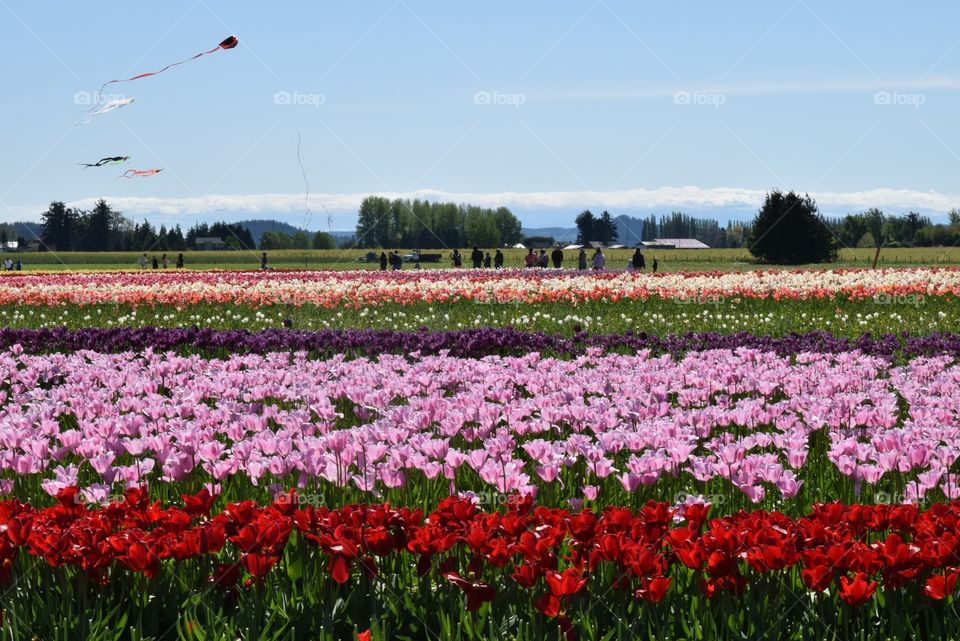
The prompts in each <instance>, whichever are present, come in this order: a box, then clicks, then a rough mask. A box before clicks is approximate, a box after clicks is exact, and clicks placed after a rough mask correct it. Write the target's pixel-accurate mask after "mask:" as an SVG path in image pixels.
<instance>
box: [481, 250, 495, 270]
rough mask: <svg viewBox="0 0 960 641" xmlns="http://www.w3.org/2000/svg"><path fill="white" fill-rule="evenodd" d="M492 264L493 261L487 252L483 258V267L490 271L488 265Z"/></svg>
mask: <svg viewBox="0 0 960 641" xmlns="http://www.w3.org/2000/svg"><path fill="white" fill-rule="evenodd" d="M492 263H493V259H492V258H490V252H487V255H486V256H484V257H483V266H484V267H486V268H487V269H490V265H491V264H492Z"/></svg>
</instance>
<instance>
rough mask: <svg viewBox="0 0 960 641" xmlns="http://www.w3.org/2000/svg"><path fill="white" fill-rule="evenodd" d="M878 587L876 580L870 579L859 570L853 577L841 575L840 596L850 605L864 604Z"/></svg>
mask: <svg viewBox="0 0 960 641" xmlns="http://www.w3.org/2000/svg"><path fill="white" fill-rule="evenodd" d="M876 589H877V582H876V581H868V580H867V575H866V574H865V573H863V572H857V574H856V575H855V576H854V577H853V579H849V578H847V577H846V576H841V577H840V592H839V594H840V598H841V599H843V601H844V603H846V604H848V605H863V604H864V603H866V602H867V601H869V600H870V598H871V597H872V596H873V593H874V591H875V590H876Z"/></svg>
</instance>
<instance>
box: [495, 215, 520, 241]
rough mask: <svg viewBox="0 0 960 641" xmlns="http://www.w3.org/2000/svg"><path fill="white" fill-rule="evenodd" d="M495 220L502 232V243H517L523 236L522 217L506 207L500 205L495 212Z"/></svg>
mask: <svg viewBox="0 0 960 641" xmlns="http://www.w3.org/2000/svg"><path fill="white" fill-rule="evenodd" d="M493 221H494V224H495V225H496V226H497V230H498V231H499V232H500V244H501V245H516V244H517V243H519V242H520V239H521V238H522V237H523V232H522V228H523V225H522V224H521V223H520V219H519V218H517V217H516V216H514V215H513V213H512V212H511V211H510V210H509V209H507V208H506V207H499V208H497V210H496V211H495V212H493Z"/></svg>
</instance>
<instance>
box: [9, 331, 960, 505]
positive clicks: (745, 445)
mask: <svg viewBox="0 0 960 641" xmlns="http://www.w3.org/2000/svg"><path fill="white" fill-rule="evenodd" d="M0 376H2V380H3V381H4V384H3V387H2V389H0V477H2V478H3V480H2V481H0V490H3V491H4V492H10V491H11V489H12V488H13V484H14V480H15V479H16V478H22V477H31V478H35V479H42V484H43V487H44V489H45V490H46V491H47V492H48V493H50V494H56V493H57V492H58V491H59V490H60V489H62V488H63V487H66V486H69V485H73V484H77V483H80V484H81V485H83V486H84V493H85V495H86V497H87V498H88V499H89V500H93V501H97V500H101V499H103V498H104V497H105V496H107V495H108V494H109V493H110V492H111V491H113V490H115V489H118V488H120V487H123V486H133V485H137V484H140V483H150V482H155V481H164V482H176V481H182V480H184V479H187V478H188V477H190V478H198V477H199V478H201V479H203V480H204V482H219V481H223V480H225V479H228V478H230V477H234V476H235V475H241V476H243V477H246V478H247V479H249V481H251V482H252V483H254V484H272V483H275V482H281V481H283V482H286V483H287V484H288V485H289V483H290V482H292V481H297V482H299V483H300V484H301V485H304V484H306V483H309V482H312V481H317V482H320V483H327V484H331V485H336V486H352V487H354V488H358V489H360V490H363V491H370V492H377V491H380V490H382V489H384V488H399V487H403V486H404V485H405V484H409V483H420V482H426V481H429V480H433V481H434V482H439V483H440V484H441V485H442V486H443V487H444V491H460V490H464V489H466V488H468V487H469V488H471V489H477V488H487V489H489V490H490V491H497V492H502V493H506V494H510V493H521V494H535V493H536V492H537V491H538V489H542V488H544V487H563V488H564V489H565V491H567V492H570V493H573V494H575V495H577V496H580V495H582V496H586V497H588V498H591V499H592V498H595V497H596V496H597V494H598V493H599V492H601V490H602V491H604V492H609V491H617V492H619V491H621V488H622V490H625V491H628V492H634V491H636V490H638V489H639V488H644V487H648V486H654V487H653V489H656V486H657V485H658V484H663V486H669V487H671V488H677V487H699V485H697V483H696V482H706V481H711V480H719V481H720V482H721V483H722V484H724V486H725V487H731V488H736V489H738V490H739V491H740V492H742V493H743V494H745V495H746V496H747V497H749V499H750V500H753V501H757V502H759V501H761V500H763V498H764V496H765V495H769V497H770V498H771V499H775V500H780V499H788V498H790V497H792V496H794V495H795V494H796V493H797V492H798V491H799V490H800V488H801V486H802V484H803V483H804V477H805V476H807V475H809V474H812V473H813V470H815V469H818V468H821V469H822V468H829V469H831V470H834V471H835V473H838V474H839V475H842V477H845V478H846V479H847V481H845V482H848V483H849V484H850V485H851V486H852V487H855V488H856V490H857V491H861V492H862V491H866V490H867V489H868V488H871V487H874V486H875V485H876V484H878V483H880V482H881V480H889V479H891V478H896V479H899V480H900V481H901V482H902V483H904V484H905V488H906V489H905V490H904V492H903V495H902V498H901V500H904V501H908V502H910V501H916V500H918V499H920V498H921V497H923V496H924V495H925V494H927V493H928V492H930V493H931V496H932V495H936V496H938V497H939V496H940V493H941V492H942V493H943V494H944V495H946V496H947V497H949V498H951V499H953V498H957V497H958V496H960V487H958V481H960V479H958V478H957V475H955V474H953V473H951V472H950V468H951V466H953V465H954V463H955V462H956V460H957V458H958V456H960V419H958V416H957V412H958V410H960V368H958V367H956V366H955V365H954V363H953V362H952V361H951V359H950V358H948V357H934V358H929V357H924V358H917V359H914V360H913V361H912V362H910V363H909V364H908V365H906V366H899V367H893V366H891V365H890V364H888V363H887V362H886V361H885V360H883V359H880V358H875V357H868V356H864V355H862V354H860V353H857V352H851V353H843V354H820V353H802V354H798V355H796V356H795V357H794V358H790V357H781V356H777V355H776V354H774V353H769V352H761V351H756V350H750V349H738V350H735V351H731V350H712V351H707V352H700V353H690V354H688V355H686V356H685V357H683V358H673V357H670V356H662V357H653V356H651V355H650V354H649V353H640V354H638V355H634V356H624V355H601V354H599V353H591V354H590V355H587V356H583V357H580V358H577V359H573V360H554V359H548V358H542V357H541V356H540V355H538V354H530V355H528V356H526V357H522V358H506V357H486V358H483V359H478V360H472V359H457V358H452V357H449V356H443V355H441V356H429V357H423V358H417V357H416V356H415V355H414V357H413V358H408V357H402V356H381V357H379V358H377V359H374V360H369V359H355V360H346V359H344V358H340V357H338V358H333V359H329V360H310V359H308V358H307V357H306V355H305V354H303V353H298V354H290V353H274V354H267V355H264V356H260V355H246V356H233V357H230V358H228V359H225V360H219V359H211V360H207V359H203V358H200V357H181V356H176V355H174V354H159V353H153V352H152V351H149V350H148V351H147V352H144V353H139V354H134V353H125V354H113V355H110V354H100V353H95V352H76V353H72V354H53V355H45V356H31V355H27V354H26V353H23V352H21V350H20V349H19V348H18V347H17V346H14V348H13V349H11V350H9V351H6V352H4V353H2V354H0ZM903 403H906V406H907V407H908V411H907V412H906V413H903V408H902V405H903ZM818 435H823V436H822V437H821V438H822V439H824V442H825V443H826V445H825V446H824V449H821V450H813V451H812V450H811V449H810V448H811V443H812V442H814V441H816V438H817V436H818ZM91 478H93V479H94V481H93V482H90V479H91ZM83 479H86V481H87V482H84V481H83ZM811 491H813V492H814V494H815V493H816V491H817V490H816V488H811ZM819 498H821V499H829V498H831V497H828V496H824V497H819Z"/></svg>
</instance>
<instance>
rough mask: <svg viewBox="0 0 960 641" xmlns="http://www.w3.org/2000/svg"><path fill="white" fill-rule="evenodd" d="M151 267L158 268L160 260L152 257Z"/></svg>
mask: <svg viewBox="0 0 960 641" xmlns="http://www.w3.org/2000/svg"><path fill="white" fill-rule="evenodd" d="M153 268H154V269H160V261H159V260H157V257H156V256H154V257H153Z"/></svg>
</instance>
